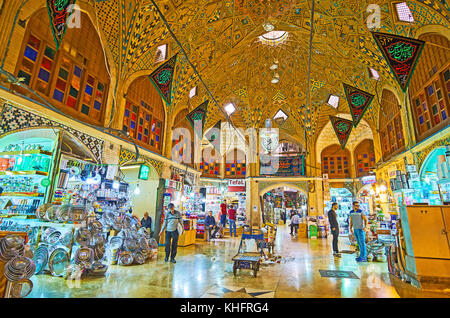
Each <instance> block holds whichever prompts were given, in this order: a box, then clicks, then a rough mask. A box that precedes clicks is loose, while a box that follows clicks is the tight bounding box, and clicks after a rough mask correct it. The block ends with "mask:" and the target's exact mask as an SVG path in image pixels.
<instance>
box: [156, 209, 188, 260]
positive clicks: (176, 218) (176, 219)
mask: <svg viewBox="0 0 450 318" xmlns="http://www.w3.org/2000/svg"><path fill="white" fill-rule="evenodd" d="M168 208H169V212H168V213H166V216H165V218H164V223H163V226H162V227H161V232H160V233H159V235H160V236H161V234H162V233H163V231H164V229H166V228H167V229H166V258H165V261H166V262H167V261H168V260H169V256H170V261H171V262H172V263H174V264H175V263H176V261H175V256H177V247H178V236H179V233H178V229H177V226H178V224H180V225H181V226H182V227H183V221H182V217H181V213H180V212H179V211H176V210H175V205H174V204H173V203H170V204H169V206H168Z"/></svg>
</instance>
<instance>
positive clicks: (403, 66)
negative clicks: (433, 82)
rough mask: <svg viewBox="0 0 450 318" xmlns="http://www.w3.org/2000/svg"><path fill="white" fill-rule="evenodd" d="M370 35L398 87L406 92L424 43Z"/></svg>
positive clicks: (382, 34) (374, 34) (403, 38)
mask: <svg viewBox="0 0 450 318" xmlns="http://www.w3.org/2000/svg"><path fill="white" fill-rule="evenodd" d="M372 35H373V37H374V39H375V42H376V43H377V45H378V47H379V49H380V51H381V53H383V56H384V58H385V59H386V61H387V63H388V64H389V67H390V68H391V70H392V72H393V73H394V76H395V78H396V79H397V81H398V83H399V84H400V87H401V88H402V90H403V91H406V89H407V88H408V85H409V81H410V80H411V77H412V75H413V73H414V68H415V67H416V65H417V62H418V60H419V57H420V53H421V52H422V49H423V47H424V45H425V42H424V41H421V40H416V39H411V38H405V37H402V36H398V35H394V34H387V33H380V32H372Z"/></svg>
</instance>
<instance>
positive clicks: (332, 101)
mask: <svg viewBox="0 0 450 318" xmlns="http://www.w3.org/2000/svg"><path fill="white" fill-rule="evenodd" d="M326 103H327V104H328V105H330V106H331V107H333V108H334V109H336V108H338V107H339V96H337V95H333V94H331V95H330V96H328V99H327V101H326Z"/></svg>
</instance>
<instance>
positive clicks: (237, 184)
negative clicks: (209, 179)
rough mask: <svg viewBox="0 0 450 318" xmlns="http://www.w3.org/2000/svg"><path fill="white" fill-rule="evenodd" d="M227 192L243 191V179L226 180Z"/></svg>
mask: <svg viewBox="0 0 450 318" xmlns="http://www.w3.org/2000/svg"><path fill="white" fill-rule="evenodd" d="M228 192H245V180H239V179H230V180H228Z"/></svg>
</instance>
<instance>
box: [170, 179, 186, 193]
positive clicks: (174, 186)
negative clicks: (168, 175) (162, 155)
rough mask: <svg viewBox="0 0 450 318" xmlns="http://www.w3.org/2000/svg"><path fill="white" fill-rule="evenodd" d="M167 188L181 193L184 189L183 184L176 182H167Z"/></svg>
mask: <svg viewBox="0 0 450 318" xmlns="http://www.w3.org/2000/svg"><path fill="white" fill-rule="evenodd" d="M166 188H172V189H175V190H176V191H181V190H182V189H183V186H182V183H181V182H179V181H175V180H169V179H167V180H166Z"/></svg>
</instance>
